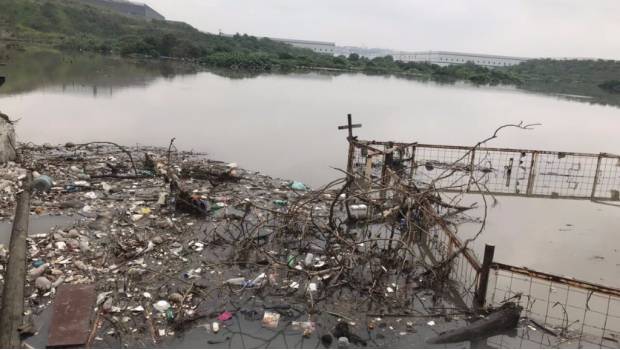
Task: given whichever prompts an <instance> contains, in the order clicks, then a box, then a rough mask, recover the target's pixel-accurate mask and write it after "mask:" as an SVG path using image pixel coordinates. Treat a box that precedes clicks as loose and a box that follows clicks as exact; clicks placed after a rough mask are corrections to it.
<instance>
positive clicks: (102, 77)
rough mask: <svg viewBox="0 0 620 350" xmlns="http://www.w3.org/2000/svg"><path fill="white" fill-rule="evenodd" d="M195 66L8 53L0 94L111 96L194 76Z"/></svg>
mask: <svg viewBox="0 0 620 350" xmlns="http://www.w3.org/2000/svg"><path fill="white" fill-rule="evenodd" d="M196 72H197V70H196V67H195V66H192V65H189V64H179V63H176V62H175V63H173V62H163V61H162V62H156V61H145V60H125V59H120V58H116V57H108V56H101V55H93V54H76V55H65V54H60V53H58V52H55V51H35V52H16V51H11V52H10V53H9V54H8V61H7V63H6V65H4V66H0V75H4V76H6V78H7V79H6V80H7V81H6V84H5V85H4V86H3V87H2V89H0V94H2V95H16V94H23V93H28V92H30V91H35V90H41V89H44V90H50V91H62V92H67V93H77V94H86V95H92V96H93V97H98V96H99V97H100V96H111V95H113V94H114V92H115V91H116V90H121V89H124V88H128V87H146V86H147V85H149V84H151V83H153V82H154V81H155V80H157V79H159V78H162V77H163V78H169V79H171V78H174V77H175V76H178V75H184V74H194V73H196Z"/></svg>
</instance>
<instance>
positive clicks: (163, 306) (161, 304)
mask: <svg viewBox="0 0 620 350" xmlns="http://www.w3.org/2000/svg"><path fill="white" fill-rule="evenodd" d="M153 308H154V309H155V310H157V311H159V312H161V313H164V312H166V310H168V309H170V303H169V302H167V301H165V300H160V301H158V302H156V303H155V304H153Z"/></svg>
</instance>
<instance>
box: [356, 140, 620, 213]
mask: <svg viewBox="0 0 620 350" xmlns="http://www.w3.org/2000/svg"><path fill="white" fill-rule="evenodd" d="M354 147H355V150H354V152H353V155H354V157H353V162H352V163H351V165H352V169H351V171H353V172H354V173H356V174H358V175H359V176H362V177H364V178H366V179H368V180H372V179H380V178H382V177H384V176H385V169H386V168H390V169H393V170H395V171H397V172H398V174H399V175H400V176H402V177H403V178H408V179H410V180H411V181H414V182H415V183H416V184H418V185H420V186H434V187H435V188H437V189H438V190H441V191H445V192H451V191H452V192H470V193H480V192H484V193H488V194H494V195H511V196H527V197H548V198H567V199H594V200H607V201H620V156H617V155H612V154H607V153H601V154H589V153H574V152H550V151H537V150H521V149H509V148H483V147H478V148H475V149H474V148H471V147H464V146H446V145H423V144H417V143H411V144H404V143H393V142H376V141H354Z"/></svg>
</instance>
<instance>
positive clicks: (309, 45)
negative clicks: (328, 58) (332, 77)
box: [269, 38, 336, 55]
mask: <svg viewBox="0 0 620 350" xmlns="http://www.w3.org/2000/svg"><path fill="white" fill-rule="evenodd" d="M269 39H271V40H273V41H279V42H282V43H285V44H289V45H291V46H294V47H299V48H302V49H310V50H312V51H314V52H316V53H323V54H326V55H334V53H335V52H336V43H331V42H326V41H310V40H298V39H281V38H269Z"/></svg>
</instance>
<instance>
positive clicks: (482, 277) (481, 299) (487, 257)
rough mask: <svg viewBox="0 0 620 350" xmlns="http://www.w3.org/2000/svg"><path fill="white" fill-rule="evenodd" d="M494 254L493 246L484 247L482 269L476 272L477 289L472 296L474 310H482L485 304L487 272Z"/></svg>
mask: <svg viewBox="0 0 620 350" xmlns="http://www.w3.org/2000/svg"><path fill="white" fill-rule="evenodd" d="M494 254H495V246H492V245H488V244H487V245H485V246H484V260H483V261H482V267H481V268H480V271H479V272H478V289H477V290H476V294H475V295H474V309H482V308H483V307H484V305H485V304H486V298H487V287H488V285H489V272H490V270H491V264H492V263H493V256H494Z"/></svg>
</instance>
